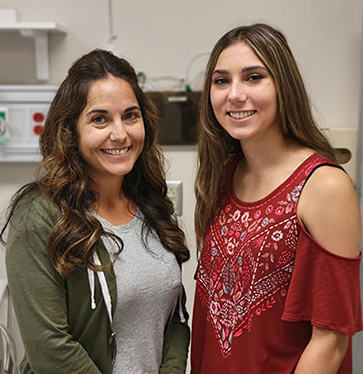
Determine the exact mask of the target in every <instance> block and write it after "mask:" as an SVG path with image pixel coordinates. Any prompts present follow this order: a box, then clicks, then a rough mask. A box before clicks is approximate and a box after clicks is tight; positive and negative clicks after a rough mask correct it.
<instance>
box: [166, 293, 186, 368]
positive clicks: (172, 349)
mask: <svg viewBox="0 0 363 374" xmlns="http://www.w3.org/2000/svg"><path fill="white" fill-rule="evenodd" d="M180 302H181V307H182V311H183V315H184V318H185V321H181V319H180V313H179V306H180V304H179V303H180ZM170 318H171V321H170V326H169V328H168V330H167V332H166V336H165V340H164V349H163V360H162V363H161V366H160V370H159V374H184V373H185V368H186V364H187V358H188V348H189V341H190V329H189V326H188V323H187V320H188V313H187V311H186V294H185V290H184V287H183V291H182V296H181V300H179V298H178V304H177V305H176V308H175V311H174V314H173V315H172V316H171V317H170Z"/></svg>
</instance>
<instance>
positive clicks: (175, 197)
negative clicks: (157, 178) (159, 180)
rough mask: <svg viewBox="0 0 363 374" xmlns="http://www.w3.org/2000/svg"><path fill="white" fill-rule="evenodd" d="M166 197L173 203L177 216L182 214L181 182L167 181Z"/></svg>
mask: <svg viewBox="0 0 363 374" xmlns="http://www.w3.org/2000/svg"><path fill="white" fill-rule="evenodd" d="M166 184H167V186H168V197H169V199H170V200H171V201H172V203H173V204H174V210H175V213H176V214H177V215H178V216H182V215H183V182H180V181H168V182H166Z"/></svg>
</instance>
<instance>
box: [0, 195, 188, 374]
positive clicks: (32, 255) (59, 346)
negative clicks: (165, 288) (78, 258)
mask: <svg viewBox="0 0 363 374" xmlns="http://www.w3.org/2000/svg"><path fill="white" fill-rule="evenodd" d="M59 217H60V212H59V210H58V209H57V208H56V207H55V206H54V205H53V204H51V203H50V202H49V200H47V199H46V198H44V197H42V196H39V195H37V196H34V195H31V196H26V197H24V198H23V199H22V200H21V201H20V202H19V203H18V206H17V207H16V210H15V212H14V215H13V217H12V220H11V224H10V228H9V235H8V240H7V246H6V269H7V275H8V282H9V287H10V292H11V296H12V301H13V304H14V309H15V314H16V316H17V320H18V323H19V328H20V332H21V336H22V339H23V343H24V347H25V357H24V359H23V361H22V363H21V365H20V369H21V373H26V374H30V373H36V374H43V373H44V374H51V373H55V374H63V373H64V374H70V373H72V374H77V373H79V374H81V373H82V374H85V373H87V374H99V373H102V374H109V373H111V372H112V359H113V355H114V348H115V347H114V343H110V341H111V340H110V336H111V333H112V331H111V326H110V323H109V320H108V315H107V311H106V306H105V303H104V301H103V297H102V294H101V288H100V284H99V281H98V277H95V280H96V287H95V300H96V305H97V306H96V309H94V310H92V309H91V307H90V305H91V294H90V288H89V281H88V276H87V270H82V271H74V272H72V273H71V274H70V275H68V276H67V277H66V278H65V279H63V278H62V277H61V276H60V275H59V274H58V272H57V271H56V270H55V269H54V267H53V266H52V264H51V262H50V260H49V255H48V249H47V247H48V238H49V234H50V230H51V229H52V227H53V226H54V225H55V223H56V222H57V221H58V219H59ZM97 253H98V256H99V258H100V260H101V262H102V263H103V264H108V263H110V257H109V255H108V252H107V250H106V248H105V247H104V245H103V243H102V241H100V242H99V243H98V245H97ZM105 277H106V280H107V284H108V288H109V291H110V295H111V300H112V312H114V310H115V307H116V303H117V289H116V279H115V276H113V275H112V273H111V271H105ZM182 305H183V308H184V315H185V316H187V313H186V310H185V293H184V292H183V296H182ZM178 311H179V308H178V307H177V308H175V312H174V313H173V315H172V316H171V318H170V319H169V322H168V325H167V328H166V332H165V340H164V350H163V360H162V365H161V368H160V374H173V373H175V374H177V373H178V374H179V373H180V374H181V373H185V367H186V360H187V355H188V346H189V339H190V332H189V327H188V325H187V323H186V322H185V323H182V322H180V319H179V313H178Z"/></svg>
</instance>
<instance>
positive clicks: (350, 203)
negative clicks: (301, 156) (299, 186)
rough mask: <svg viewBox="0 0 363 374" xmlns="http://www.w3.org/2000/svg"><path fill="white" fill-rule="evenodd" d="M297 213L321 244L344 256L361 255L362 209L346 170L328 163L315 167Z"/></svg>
mask: <svg viewBox="0 0 363 374" xmlns="http://www.w3.org/2000/svg"><path fill="white" fill-rule="evenodd" d="M297 213H298V216H299V218H300V220H301V221H302V223H303V225H304V226H305V227H306V228H307V231H308V232H309V233H310V234H311V235H312V236H313V237H314V239H315V240H317V241H318V243H319V244H320V245H321V246H323V247H324V248H326V249H327V250H329V251H331V252H333V253H335V254H338V255H341V256H348V257H354V256H357V255H358V253H359V243H360V229H361V224H360V208H359V203H358V199H357V196H356V193H355V189H354V186H353V183H352V181H351V179H350V177H349V176H348V174H347V173H346V172H345V171H344V170H342V169H341V168H338V167H332V166H329V165H322V166H321V167H319V168H317V169H315V170H314V172H313V173H312V174H311V176H310V178H309V179H308V181H307V182H306V185H305V186H304V189H303V191H302V193H301V196H300V200H299V204H298V211H297ZM343 243H344V244H343Z"/></svg>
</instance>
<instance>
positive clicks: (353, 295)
mask: <svg viewBox="0 0 363 374" xmlns="http://www.w3.org/2000/svg"><path fill="white" fill-rule="evenodd" d="M240 158H241V155H236V156H233V157H232V158H231V159H230V160H229V162H228V163H227V166H226V179H225V184H224V188H223V194H222V197H221V201H220V204H219V208H218V209H217V212H216V215H215V218H214V219H213V221H212V222H211V224H210V226H209V229H208V233H207V235H206V238H205V241H204V246H203V250H202V253H201V257H200V261H199V264H198V269H197V273H196V281H197V284H196V294H195V303H194V312H193V328H192V373H193V374H227V373H229V374H241V373H248V374H254V373H261V374H262V373H264V374H265V373H269V374H272V373H292V372H293V371H294V368H295V367H296V365H297V362H298V360H299V357H300V355H301V353H302V352H303V350H304V348H305V347H306V345H307V343H308V342H309V340H310V337H311V332H312V325H313V326H316V327H320V328H325V329H331V330H335V331H340V332H343V333H346V334H349V335H353V334H355V333H356V332H357V331H359V330H361V329H362V315H361V303H360V291H359V266H360V257H359V258H345V257H340V256H337V255H334V254H332V253H330V252H328V251H326V250H325V249H323V248H322V247H321V246H319V244H317V243H316V242H315V241H314V239H313V238H312V237H311V236H310V235H309V234H308V233H307V232H306V231H305V230H304V228H303V227H302V226H301V225H300V223H299V220H298V218H297V215H296V209H297V203H298V200H299V196H300V192H301V190H302V188H303V186H304V183H305V181H306V180H307V178H308V176H309V175H310V174H311V173H312V171H313V169H314V168H316V167H318V166H319V165H320V166H321V165H326V164H329V165H334V166H336V165H335V164H332V163H331V162H330V161H328V160H327V159H325V158H324V157H323V156H322V155H320V154H314V155H312V156H310V157H309V158H308V159H307V160H305V161H304V162H303V163H302V164H301V165H300V166H299V167H298V168H297V169H296V170H295V171H294V173H293V174H292V175H291V176H290V177H289V178H288V179H287V180H286V181H285V182H284V183H282V184H281V185H280V186H279V187H278V188H276V189H275V190H274V191H273V192H271V193H270V194H269V195H268V196H266V197H265V198H263V199H261V200H259V201H256V202H254V203H246V202H242V201H240V200H239V199H238V198H237V197H236V196H235V194H234V192H233V189H232V177H233V174H234V171H235V168H236V166H237V164H238V161H239V160H240ZM351 371H352V369H351V350H349V352H348V353H347V355H346V357H345V359H344V362H343V364H342V367H341V369H340V371H339V373H344V374H347V373H351Z"/></svg>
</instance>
